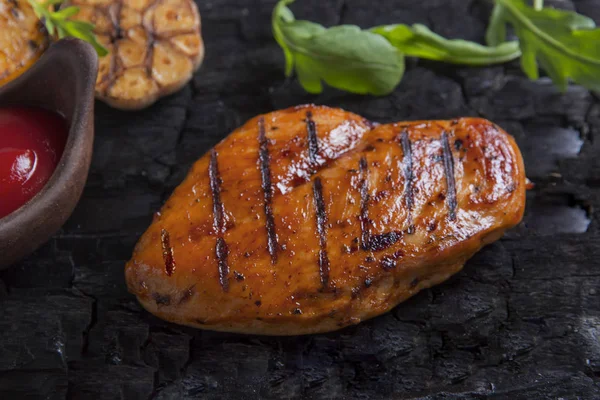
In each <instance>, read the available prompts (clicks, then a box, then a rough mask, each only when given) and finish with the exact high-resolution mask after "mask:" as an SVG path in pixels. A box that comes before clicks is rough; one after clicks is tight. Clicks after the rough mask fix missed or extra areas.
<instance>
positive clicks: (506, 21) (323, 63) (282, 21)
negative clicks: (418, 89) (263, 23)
mask: <svg viewBox="0 0 600 400" xmlns="http://www.w3.org/2000/svg"><path fill="white" fill-rule="evenodd" d="M294 1H295V0H280V1H279V3H277V5H276V6H275V8H274V10H273V15H272V29H273V35H274V36H275V39H276V41H277V43H279V45H280V46H281V48H282V49H283V51H284V54H285V59H286V68H285V73H286V76H291V75H292V74H293V73H294V71H296V74H297V76H298V79H299V81H300V84H301V85H302V86H303V87H304V89H305V90H306V91H308V92H310V93H321V92H322V90H323V87H322V82H325V83H326V84H328V85H329V86H332V87H335V88H338V89H342V90H346V91H348V92H353V93H360V94H373V95H385V94H388V93H391V92H392V91H393V90H394V88H395V87H396V86H397V85H398V84H399V83H400V81H401V79H402V75H403V74H404V57H405V56H410V57H419V58H425V59H429V60H435V61H444V62H448V63H454V64H461V65H471V66H485V65H493V64H498V63H504V62H507V61H511V60H514V59H517V58H519V57H521V67H522V69H523V71H524V72H525V74H526V75H527V76H528V77H529V78H531V79H537V78H538V77H539V67H541V68H542V69H543V70H544V71H545V72H546V73H547V75H548V76H549V77H550V78H551V79H552V81H553V82H554V83H555V84H556V85H557V86H558V87H559V88H560V89H561V90H565V89H566V86H567V84H568V82H569V80H571V81H573V82H575V83H578V84H581V85H582V86H585V87H586V88H588V89H592V90H598V91H600V46H598V45H597V44H598V43H600V29H596V25H595V24H594V22H593V21H592V20H591V19H589V18H587V17H585V16H583V15H580V14H577V13H575V12H571V11H563V10H558V9H554V8H544V7H543V0H534V3H533V7H530V6H528V5H527V4H526V2H525V0H494V2H495V3H494V10H493V12H492V17H491V21H490V25H489V26H488V29H487V33H486V42H487V46H484V45H481V44H479V43H475V42H470V41H466V40H459V39H453V40H450V39H446V38H444V37H442V36H439V35H437V34H436V33H434V32H432V31H431V30H430V29H429V28H427V27H426V26H424V25H421V24H415V25H412V26H409V25H405V24H395V25H384V26H377V27H374V28H371V29H368V30H363V29H361V28H359V27H357V26H355V25H340V26H335V27H332V28H325V27H323V26H321V25H319V24H316V23H313V22H309V21H298V20H296V19H295V18H294V14H293V13H292V11H291V10H290V9H289V7H288V5H290V4H292V3H293V2H294ZM507 25H510V26H512V28H513V30H514V32H515V34H516V36H517V38H518V40H514V41H507V40H506V26H507Z"/></svg>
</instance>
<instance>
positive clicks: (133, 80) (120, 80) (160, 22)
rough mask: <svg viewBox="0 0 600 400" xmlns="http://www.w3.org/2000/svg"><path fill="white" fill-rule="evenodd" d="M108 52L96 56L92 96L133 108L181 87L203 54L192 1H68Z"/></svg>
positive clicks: (199, 62)
mask: <svg viewBox="0 0 600 400" xmlns="http://www.w3.org/2000/svg"><path fill="white" fill-rule="evenodd" d="M69 4H71V5H76V6H77V7H80V12H79V13H78V14H77V15H76V16H75V18H77V19H80V20H84V21H87V22H90V23H93V24H94V25H95V26H96V28H95V33H96V36H97V38H98V41H99V42H100V43H101V44H102V45H103V46H104V47H106V48H107V49H108V51H109V54H108V55H107V56H105V57H102V58H101V59H100V64H99V72H98V78H97V81H96V97H97V98H99V99H100V100H102V101H104V102H106V103H107V104H109V105H110V106H112V107H115V108H119V109H124V110H136V109H141V108H145V107H148V106H149V105H151V104H153V103H154V102H156V101H157V100H158V99H159V98H161V97H164V96H167V95H169V94H171V93H173V92H176V91H177V90H179V89H181V88H182V87H183V86H185V85H186V84H187V83H188V82H189V81H190V79H191V78H192V75H193V74H194V72H195V71H197V70H198V68H199V67H200V65H201V64H202V60H203V58H204V43H203V41H202V35H201V29H200V28H201V21H200V13H199V12H198V7H197V6H196V4H195V3H194V2H193V1H192V0H72V1H71V2H70V3H69Z"/></svg>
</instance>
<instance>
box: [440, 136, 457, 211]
mask: <svg viewBox="0 0 600 400" xmlns="http://www.w3.org/2000/svg"><path fill="white" fill-rule="evenodd" d="M441 139H442V153H443V156H444V173H445V175H446V186H447V188H448V189H447V194H446V204H447V205H448V215H449V217H450V220H451V221H454V220H455V219H456V206H457V204H456V183H455V178H454V158H453V157H452V149H450V143H449V142H448V134H447V133H446V131H443V132H442V138H441Z"/></svg>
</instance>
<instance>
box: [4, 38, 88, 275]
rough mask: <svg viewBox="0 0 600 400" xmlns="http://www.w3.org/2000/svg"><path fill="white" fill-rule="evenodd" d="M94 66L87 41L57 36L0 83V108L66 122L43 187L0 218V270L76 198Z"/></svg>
mask: <svg viewBox="0 0 600 400" xmlns="http://www.w3.org/2000/svg"><path fill="white" fill-rule="evenodd" d="M97 69H98V57H97V55H96V51H95V50H94V49H93V47H92V46H90V45H89V44H88V43H85V42H83V41H81V40H78V39H62V40H59V41H58V42H56V43H54V44H53V45H52V46H51V47H50V48H49V49H48V50H47V51H46V53H45V54H44V55H43V56H42V57H41V58H40V59H39V60H38V61H37V62H36V63H35V64H34V65H33V67H31V69H29V70H28V71H27V72H25V73H24V74H23V75H21V76H20V77H19V78H17V79H16V80H14V81H12V82H10V83H8V84H7V85H5V86H2V87H0V107H7V106H14V105H19V106H35V107H42V108H46V109H48V110H52V111H56V112H58V113H60V114H61V115H63V116H64V117H65V119H66V121H67V125H68V127H69V133H68V137H67V142H66V145H65V149H64V151H63V155H62V158H61V159H60V162H59V164H58V166H57V168H56V170H55V171H54V174H53V175H52V177H51V178H50V180H49V181H48V183H47V184H46V186H44V188H43V189H42V190H41V191H40V192H39V193H38V194H37V195H35V197H33V198H32V199H31V200H29V201H28V202H27V203H26V204H25V205H23V206H22V207H21V208H19V209H18V210H16V211H14V212H13V213H12V214H9V215H7V216H6V217H4V218H0V269H3V268H6V267H8V266H9V265H11V264H13V263H14V262H16V261H18V260H20V259H21V258H23V257H25V256H27V255H29V254H30V253H32V252H33V251H34V250H36V249H37V248H38V247H39V246H40V245H42V244H43V243H44V242H46V241H47V240H48V239H49V238H50V237H51V236H52V235H53V234H54V233H56V231H58V230H59V229H60V227H61V226H62V225H63V224H64V223H65V221H66V220H67V218H69V216H70V215H71V213H72V212H73V209H74V208H75V205H76V204H77V202H78V201H79V198H80V196H81V192H82V191H83V187H84V185H85V182H86V180H87V175H88V170H89V168H90V161H91V158H92V145H93V142H94V85H95V82H96V73H97ZM1 195H2V189H1V188H0V196H1Z"/></svg>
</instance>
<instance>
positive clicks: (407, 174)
mask: <svg viewBox="0 0 600 400" xmlns="http://www.w3.org/2000/svg"><path fill="white" fill-rule="evenodd" d="M400 144H401V146H402V154H403V156H402V164H403V170H404V180H405V181H406V184H405V186H404V204H405V205H406V212H407V214H408V233H413V232H414V226H413V219H412V208H413V203H414V194H413V176H414V172H413V160H412V144H411V142H410V138H409V137H408V132H407V131H406V129H405V130H403V131H402V133H401V134H400Z"/></svg>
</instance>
